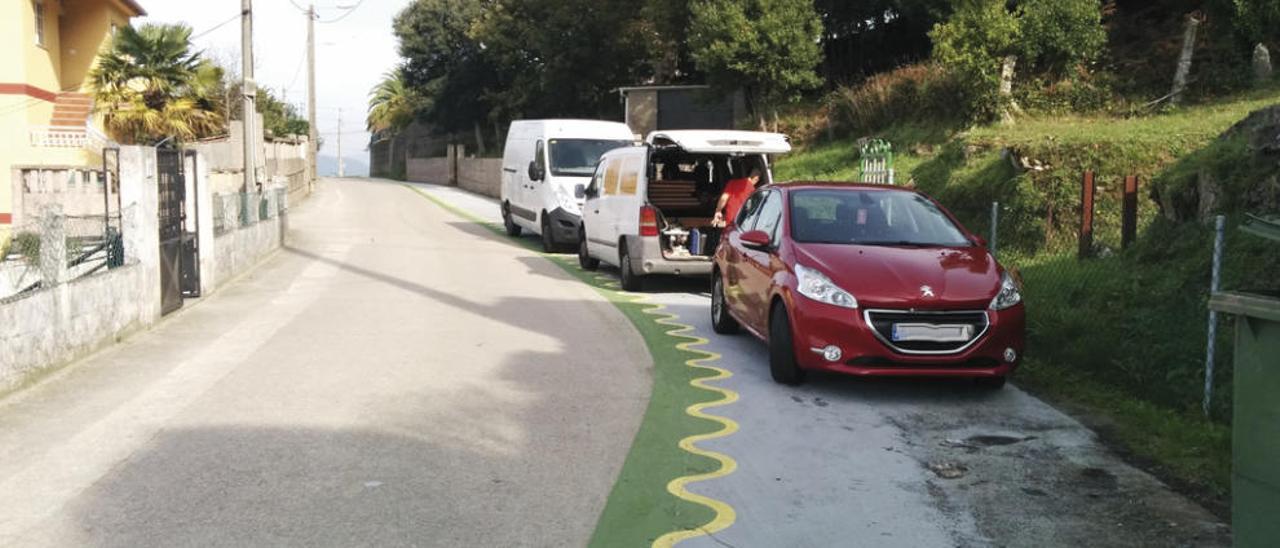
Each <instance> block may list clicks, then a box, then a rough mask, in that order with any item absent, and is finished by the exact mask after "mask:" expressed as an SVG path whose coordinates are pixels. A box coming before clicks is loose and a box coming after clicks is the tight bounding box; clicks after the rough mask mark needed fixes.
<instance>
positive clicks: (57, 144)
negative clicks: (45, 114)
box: [31, 126, 92, 148]
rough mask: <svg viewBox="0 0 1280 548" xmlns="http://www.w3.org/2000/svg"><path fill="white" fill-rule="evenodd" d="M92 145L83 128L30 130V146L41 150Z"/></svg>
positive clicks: (49, 127) (46, 127) (41, 128)
mask: <svg viewBox="0 0 1280 548" xmlns="http://www.w3.org/2000/svg"><path fill="white" fill-rule="evenodd" d="M91 143H92V141H91V139H90V138H89V132H88V131H86V130H85V128H82V127H80V128H75V127H52V126H43V127H34V128H31V146H33V147H42V148H88V147H89V146H90V144H91Z"/></svg>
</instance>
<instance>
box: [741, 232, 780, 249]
mask: <svg viewBox="0 0 1280 548" xmlns="http://www.w3.org/2000/svg"><path fill="white" fill-rule="evenodd" d="M738 239H740V240H742V246H743V247H746V248H747V249H757V250H765V249H769V245H770V244H772V243H773V242H772V239H771V238H769V233H768V232H765V231H763V230H752V231H749V232H743V233H742V236H739V237H738Z"/></svg>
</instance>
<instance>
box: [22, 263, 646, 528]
mask: <svg viewBox="0 0 1280 548" xmlns="http://www.w3.org/2000/svg"><path fill="white" fill-rule="evenodd" d="M285 252H286V253H289V254H293V255H297V256H299V257H304V258H307V259H309V260H312V261H318V262H322V263H327V264H330V265H333V266H336V267H337V268H339V269H340V270H342V271H344V272H347V273H349V274H353V275H356V276H360V277H363V278H367V279H370V280H374V281H377V282H380V283H384V284H387V285H388V286H391V287H393V288H396V289H397V290H402V291H405V292H407V293H412V294H414V295H419V296H422V297H425V298H428V299H433V300H436V301H439V302H441V303H443V304H445V305H447V306H448V307H452V308H456V309H458V311H459V313H462V312H466V313H471V314H476V315H480V316H483V317H485V318H488V319H491V320H493V321H496V322H502V323H504V324H506V325H509V326H511V327H514V328H517V329H524V330H529V331H531V332H535V333H538V334H541V335H544V336H546V337H549V338H552V339H554V340H556V341H559V342H560V344H558V345H556V346H557V347H558V349H557V350H555V351H533V350H523V351H514V352H513V351H508V355H506V356H505V357H499V358H497V359H494V360H490V361H492V362H495V363H496V365H494V366H492V369H491V370H490V372H489V373H488V374H486V375H470V376H467V375H462V376H460V378H449V377H450V374H449V372H448V371H445V369H447V368H467V367H474V365H473V364H470V363H466V362H465V361H462V360H459V361H457V362H453V361H452V360H450V359H448V358H443V357H442V355H444V354H443V353H442V354H441V355H435V356H423V357H421V359H420V360H419V361H414V362H411V363H401V362H394V363H393V362H369V363H358V364H354V365H355V366H358V367H360V368H361V371H362V375H363V378H368V379H369V381H359V382H358V386H350V387H349V389H350V393H349V394H347V395H346V396H345V397H348V398H356V400H355V401H343V402H335V403H334V406H342V405H348V406H355V407H357V408H358V409H359V410H360V411H359V412H358V414H357V415H355V416H354V417H353V416H352V415H344V414H341V413H338V414H337V416H338V417H341V419H340V420H339V421H338V424H353V423H354V426H343V427H335V428H324V427H319V426H316V425H317V424H324V421H323V419H320V418H318V417H309V418H306V419H293V418H290V417H293V416H294V415H285V414H282V413H281V412H280V407H281V406H283V407H286V408H294V407H291V406H300V408H301V409H302V410H304V411H301V412H300V413H301V414H302V415H305V410H306V409H309V407H307V405H311V406H314V405H316V404H315V402H312V403H310V404H305V405H304V404H299V403H298V402H297V401H294V400H293V399H294V398H305V397H308V396H310V397H317V394H314V393H300V392H299V391H298V390H290V389H284V390H283V391H282V392H281V394H280V395H281V398H282V401H281V402H262V403H261V404H260V405H262V408H263V411H262V416H263V417H264V418H270V419H271V420H272V421H273V422H283V424H282V425H278V426H261V425H260V424H261V422H260V421H259V420H257V419H253V420H251V421H249V422H250V423H251V424H248V425H237V424H234V420H233V419H228V420H229V421H231V422H232V424H230V425H226V426H223V425H218V426H208V427H204V426H202V427H188V428H170V429H166V430H163V431H161V432H159V433H158V434H156V435H155V437H154V438H152V439H150V440H149V441H148V442H147V443H146V444H145V445H144V446H143V447H142V448H141V449H140V450H139V451H138V452H137V453H135V454H133V455H132V456H131V457H130V458H128V459H127V460H125V461H122V462H121V463H119V464H118V465H117V466H116V467H115V468H114V469H112V471H111V472H110V473H108V474H107V475H106V476H104V477H102V478H100V479H99V480H98V481H97V482H95V483H94V484H93V486H92V487H90V488H89V489H87V490H86V491H84V492H83V493H82V494H81V495H80V496H79V497H77V498H76V499H75V500H74V501H73V502H72V503H71V504H70V505H69V507H68V510H69V515H71V516H74V518H73V519H74V520H75V526H74V528H73V529H71V531H72V532H71V534H72V535H73V536H76V537H78V538H74V539H54V540H55V541H57V542H54V543H55V544H67V545H82V546H282V545H291V546H410V545H417V546H422V545H428V546H431V545H436V546H458V545H474V546H511V545H545V546H564V545H584V544H585V543H586V542H587V539H588V537H589V535H590V534H591V531H592V529H593V528H594V524H595V519H596V517H597V516H598V515H599V512H600V509H601V508H602V505H603V500H604V497H605V496H606V495H607V494H608V492H609V488H610V486H611V485H612V483H613V480H614V479H615V478H616V475H617V471H618V469H619V468H620V467H621V464H622V460H623V458H624V457H625V454H626V451H627V448H628V447H629V446H630V442H631V440H632V438H633V437H634V435H635V431H636V428H637V427H638V424H639V418H640V416H641V415H642V413H643V410H644V406H645V404H646V402H647V401H648V397H649V392H650V387H649V386H648V385H647V384H645V379H647V378H648V375H647V374H646V373H645V372H644V371H643V367H637V368H636V370H635V371H632V372H630V373H631V376H630V377H628V378H627V379H628V380H627V381H624V380H623V377H620V376H619V372H618V371H616V370H614V371H611V370H610V369H609V368H601V367H595V366H596V365H597V362H596V361H595V360H588V359H586V358H584V356H583V353H584V352H586V353H590V352H595V351H596V350H595V349H592V348H584V347H580V346H576V345H574V344H573V342H574V339H573V333H572V331H573V330H575V329H578V328H579V326H578V324H575V323H571V322H563V323H562V322H554V321H548V320H549V319H551V318H561V317H578V318H581V315H582V303H580V302H569V301H561V300H554V299H526V298H505V299H500V300H499V301H497V302H496V303H493V304H484V303H477V302H472V301H469V300H467V299H466V298H463V297H459V296H456V295H451V294H448V293H445V292H442V291H438V290H435V289H432V288H430V287H427V286H425V285H422V284H420V283H416V282H413V281H410V280H406V279H402V278H400V277H397V276H394V275H392V274H388V273H385V272H379V271H376V270H372V269H368V268H363V267H360V266H355V265H352V264H349V263H346V262H343V261H340V260H335V259H333V258H330V257H325V256H322V255H318V254H316V253H313V252H311V251H307V250H304V249H299V248H297V247H287V248H286V249H285ZM548 266H551V265H548ZM440 321H441V322H448V321H450V318H449V317H442V318H440ZM481 339H483V337H481ZM466 351H470V350H469V349H467V350H466ZM460 352H462V350H460V349H455V352H454V353H455V354H456V353H460ZM340 359H341V356H317V357H316V358H315V361H317V362H323V363H324V366H325V367H336V365H335V364H333V363H330V362H334V361H340ZM320 365H321V364H320V363H317V364H314V366H315V367H316V371H317V372H315V373H314V374H321V373H319V371H322V370H324V367H321V366H320ZM406 367H409V368H434V369H430V370H429V371H428V373H427V377H431V376H432V373H431V372H434V376H437V377H440V378H441V379H442V380H439V381H437V380H432V381H431V382H427V381H425V380H422V379H423V378H424V377H423V376H410V377H409V378H411V379H414V380H416V381H421V382H410V383H402V384H396V385H394V387H393V388H390V389H388V388H387V387H386V385H385V384H383V385H378V386H379V387H378V388H376V389H375V388H371V386H374V385H375V384H376V382H375V381H376V380H377V377H378V376H379V374H380V373H381V374H383V375H387V376H388V377H392V374H394V373H400V374H402V375H403V374H405V373H404V370H403V368H406ZM254 369H255V368H245V369H242V370H238V371H237V372H235V373H233V376H243V377H245V379H243V380H241V381H240V382H235V379H234V378H232V379H229V381H228V382H227V383H225V384H226V385H229V386H234V385H237V384H242V383H244V384H247V383H252V382H254V380H253V379H256V378H257V377H256V376H255V375H256V374H257V373H256V372H255V371H253V370H254ZM422 374H423V373H422V372H418V375H422ZM400 376H401V375H395V376H394V377H393V378H400ZM633 380H634V381H635V382H630V381H633ZM366 382H367V383H368V384H366ZM219 396H220V394H218V393H216V392H215V393H210V394H207V395H206V396H205V398H202V401H203V403H202V404H200V405H205V406H207V407H208V409H205V410H203V411H204V412H203V413H202V414H203V415H204V416H211V417H217V416H218V411H217V408H218V405H219V404H220V403H221V401H220V398H219ZM221 396H226V395H221ZM324 396H329V397H332V396H333V394H331V393H323V392H322V393H320V394H319V397H324ZM228 397H231V401H236V400H235V397H234V395H231V396H228ZM250 405H259V404H257V403H254V404H250ZM191 411H192V412H193V413H195V412H199V411H200V410H196V409H193V410H191ZM239 411H240V413H239V416H246V413H247V416H249V417H257V416H258V413H257V412H255V411H252V410H248V411H246V410H243V409H242V410H239ZM319 415H320V416H322V417H323V416H328V413H327V412H322V413H319ZM232 416H233V417H234V416H235V415H234V414H233V415H232ZM356 417H358V420H353V419H355V418H356ZM569 470H572V472H569ZM45 534H50V535H53V534H54V533H52V532H47V533H45Z"/></svg>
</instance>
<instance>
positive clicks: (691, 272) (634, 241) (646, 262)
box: [627, 236, 715, 276]
mask: <svg viewBox="0 0 1280 548" xmlns="http://www.w3.org/2000/svg"><path fill="white" fill-rule="evenodd" d="M627 252H628V255H629V257H630V258H631V271H632V272H635V273H638V274H644V275H646V276H647V275H649V274H674V275H676V276H708V275H710V274H711V269H712V267H714V266H715V263H714V262H713V261H712V260H711V257H697V258H690V259H678V260H677V259H668V258H666V257H663V256H662V244H661V242H659V241H658V238H657V237H656V236H651V237H648V238H643V237H639V236H629V237H627Z"/></svg>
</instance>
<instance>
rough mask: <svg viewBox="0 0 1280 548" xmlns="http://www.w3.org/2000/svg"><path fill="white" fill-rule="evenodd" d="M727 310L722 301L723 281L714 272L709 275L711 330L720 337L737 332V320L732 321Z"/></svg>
mask: <svg viewBox="0 0 1280 548" xmlns="http://www.w3.org/2000/svg"><path fill="white" fill-rule="evenodd" d="M728 308H729V304H728V303H727V302H725V300H724V279H723V277H722V276H721V275H720V273H719V272H716V273H714V274H712V275H711V329H712V330H713V331H715V332H716V333H719V334H721V335H733V334H735V333H737V332H738V327H739V325H738V320H735V319H733V316H732V315H730V314H729V310H728Z"/></svg>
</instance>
